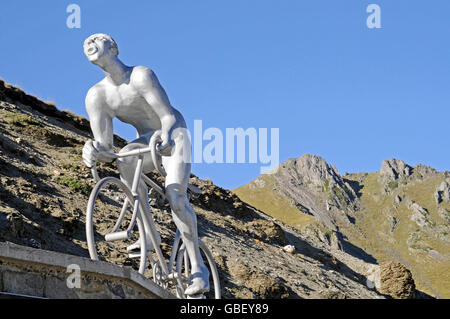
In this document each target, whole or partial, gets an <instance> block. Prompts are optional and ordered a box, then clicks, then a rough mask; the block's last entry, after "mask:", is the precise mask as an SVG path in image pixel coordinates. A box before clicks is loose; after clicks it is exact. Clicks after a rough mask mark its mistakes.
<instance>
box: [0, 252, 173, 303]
mask: <svg viewBox="0 0 450 319" xmlns="http://www.w3.org/2000/svg"><path fill="white" fill-rule="evenodd" d="M71 265H72V267H70V266H71ZM73 265H75V266H73ZM68 267H69V268H68ZM78 270H79V271H78ZM77 274H80V276H78V277H77ZM77 278H79V280H78V279H77ZM0 292H2V293H7V294H18V295H25V296H31V297H40V298H50V299H160V298H168V299H170V298H175V297H174V296H173V295H171V294H170V293H168V292H167V291H165V290H163V289H161V288H160V287H159V286H157V285H156V284H154V283H153V281H151V280H149V279H147V278H145V277H144V276H142V275H140V274H139V273H137V272H136V271H134V270H132V269H130V268H123V267H119V266H116V265H112V264H109V263H106V262H97V261H92V260H90V259H87V258H81V257H77V256H72V255H65V254H60V253H55V252H50V251H44V250H40V249H34V248H30V247H24V246H19V245H15V244H12V243H0Z"/></svg>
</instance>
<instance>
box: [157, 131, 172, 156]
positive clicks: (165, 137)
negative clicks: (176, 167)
mask: <svg viewBox="0 0 450 319" xmlns="http://www.w3.org/2000/svg"><path fill="white" fill-rule="evenodd" d="M173 146H174V143H173V141H172V139H171V138H170V135H169V132H162V133H161V143H160V144H159V145H158V153H159V154H161V155H162V156H170V155H172V149H173Z"/></svg>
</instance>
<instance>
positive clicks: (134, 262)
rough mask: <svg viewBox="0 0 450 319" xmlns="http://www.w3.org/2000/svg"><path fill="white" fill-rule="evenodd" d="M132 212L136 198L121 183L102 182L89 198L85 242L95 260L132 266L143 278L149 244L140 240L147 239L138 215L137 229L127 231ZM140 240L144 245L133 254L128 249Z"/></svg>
mask: <svg viewBox="0 0 450 319" xmlns="http://www.w3.org/2000/svg"><path fill="white" fill-rule="evenodd" d="M133 208H134V197H133V195H132V193H131V191H130V189H129V188H128V187H127V186H126V185H125V184H124V183H123V182H122V181H121V180H119V179H117V178H114V177H107V178H104V179H102V180H101V181H99V182H98V183H97V185H96V186H95V187H94V189H93V190H92V192H91V196H90V198H89V202H88V207H87V210H86V239H87V245H88V249H89V255H90V257H91V259H92V260H103V261H107V262H111V263H114V264H118V265H122V266H131V267H132V268H134V269H135V270H137V271H139V273H141V274H142V275H144V274H145V271H146V264H147V247H146V245H147V243H146V240H140V239H141V238H142V239H144V238H145V230H144V225H143V222H142V218H141V216H140V214H139V213H137V215H136V226H137V227H133V229H131V230H130V229H128V227H129V226H130V224H131V223H132V218H133ZM127 229H128V230H129V231H127ZM111 234H112V235H111ZM107 239H108V240H107ZM138 240H139V241H140V243H141V245H140V248H138V249H137V251H134V252H133V253H130V252H128V251H127V247H129V246H131V245H133V244H134V243H136V242H137V241H138Z"/></svg>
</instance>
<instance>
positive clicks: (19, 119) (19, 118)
mask: <svg viewBox="0 0 450 319" xmlns="http://www.w3.org/2000/svg"><path fill="white" fill-rule="evenodd" d="M5 115H6V122H7V123H8V124H12V125H15V126H21V127H24V126H29V125H34V126H39V125H41V123H40V122H39V121H38V120H36V119H34V118H32V117H31V116H29V115H25V114H20V113H12V112H5Z"/></svg>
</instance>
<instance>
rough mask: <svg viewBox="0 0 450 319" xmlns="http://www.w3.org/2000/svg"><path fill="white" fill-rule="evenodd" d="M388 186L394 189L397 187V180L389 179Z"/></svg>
mask: <svg viewBox="0 0 450 319" xmlns="http://www.w3.org/2000/svg"><path fill="white" fill-rule="evenodd" d="M388 187H389V189H390V190H394V189H396V188H397V187H398V182H397V181H391V182H389V184H388Z"/></svg>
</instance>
